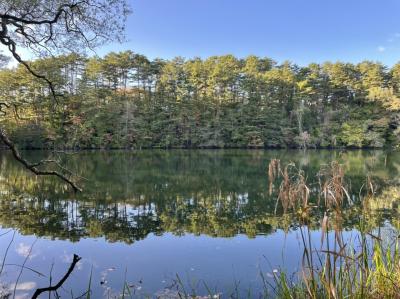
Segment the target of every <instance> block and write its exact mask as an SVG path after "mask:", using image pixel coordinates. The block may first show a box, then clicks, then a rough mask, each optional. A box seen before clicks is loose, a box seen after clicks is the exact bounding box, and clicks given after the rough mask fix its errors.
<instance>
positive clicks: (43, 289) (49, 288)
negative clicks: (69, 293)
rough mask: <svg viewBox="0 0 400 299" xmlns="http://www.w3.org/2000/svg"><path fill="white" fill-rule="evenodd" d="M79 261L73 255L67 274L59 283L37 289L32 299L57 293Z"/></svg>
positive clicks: (79, 258) (78, 258)
mask: <svg viewBox="0 0 400 299" xmlns="http://www.w3.org/2000/svg"><path fill="white" fill-rule="evenodd" d="M80 260H81V257H79V256H78V255H76V254H74V258H73V259H72V263H71V265H70V266H69V269H68V271H67V273H65V275H64V276H63V277H62V278H61V279H60V281H59V282H58V283H57V284H56V285H54V286H49V287H47V288H41V289H37V290H36V291H35V293H34V294H33V296H32V299H36V298H38V297H39V295H40V294H42V293H44V292H53V291H57V290H58V289H59V288H60V287H61V286H62V285H63V284H64V283H65V281H66V280H67V279H68V277H69V276H70V275H71V273H72V271H74V268H75V266H76V264H77V263H78V262H79V261H80Z"/></svg>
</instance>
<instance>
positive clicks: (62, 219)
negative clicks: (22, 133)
mask: <svg viewBox="0 0 400 299" xmlns="http://www.w3.org/2000/svg"><path fill="white" fill-rule="evenodd" d="M30 154H31V155H33V157H32V158H33V159H32V160H34V158H35V157H36V155H37V157H36V158H37V159H39V158H42V157H40V155H42V153H35V152H34V153H30ZM396 156H398V154H397V153H393V154H390V155H389V156H388V157H385V156H384V153H382V152H362V151H352V152H345V153H337V152H330V151H318V152H312V151H310V152H307V153H303V152H292V151H288V152H285V151H277V152H264V151H251V152H249V151H171V152H168V151H167V152H163V151H159V152H158V151H148V152H146V151H145V152H134V153H128V152H112V153H98V152H97V153H89V152H85V153H81V154H79V155H72V156H71V157H69V159H68V160H67V162H68V164H69V165H68V167H69V168H70V169H74V171H75V172H77V173H79V174H80V175H82V176H84V177H88V178H90V181H88V182H87V183H86V186H85V192H84V193H82V194H78V195H76V196H73V198H72V195H71V193H68V192H67V188H66V186H64V185H63V184H62V183H60V182H58V181H56V180H49V179H46V180H42V179H40V178H37V177H33V176H31V175H30V174H27V173H26V172H24V171H23V170H22V169H21V168H20V167H19V166H18V165H16V164H15V163H14V162H13V161H12V160H11V159H9V158H8V157H7V155H3V156H0V165H1V170H0V183H1V187H0V188H1V190H0V191H1V196H0V224H1V225H2V226H4V227H15V228H18V229H19V230H20V231H21V232H22V233H23V234H35V235H39V236H49V237H53V238H60V239H70V240H72V241H77V240H79V239H80V238H82V237H102V236H104V237H105V238H106V239H107V240H109V241H111V242H115V241H123V242H127V243H132V242H134V241H136V240H140V239H143V238H145V237H146V236H147V235H148V234H149V233H154V234H162V233H163V232H172V233H174V234H178V235H180V234H184V233H193V234H207V235H210V236H224V237H229V236H234V235H236V234H246V235H247V236H249V237H254V236H256V235H260V234H269V233H271V232H273V231H274V230H276V229H284V230H287V229H288V228H289V227H296V226H297V225H298V223H297V222H296V220H295V217H290V216H289V215H286V216H284V217H282V215H279V214H278V215H274V210H275V202H276V201H275V199H276V195H272V196H269V195H268V181H267V176H266V165H267V164H268V162H269V160H270V159H271V158H280V159H281V160H282V163H285V162H289V161H294V162H297V164H298V165H300V167H301V168H302V169H303V170H304V171H305V172H306V174H307V175H308V183H309V184H310V185H311V186H316V181H313V180H314V177H315V173H316V172H317V171H318V169H319V167H320V165H321V164H322V163H328V162H329V161H331V160H334V159H339V160H341V161H343V163H344V165H345V168H346V170H347V175H346V177H347V178H348V180H349V181H350V182H351V186H352V190H353V193H354V194H358V190H359V189H360V187H361V185H362V184H363V183H364V182H365V176H366V174H367V173H370V174H371V175H372V176H373V179H374V181H375V182H377V183H379V184H380V185H381V186H384V185H385V184H386V182H387V181H388V179H389V178H393V177H395V176H397V174H398V169H397V168H396V165H395V164H394V163H393V162H392V161H395V160H396ZM385 160H386V165H385V164H384V162H383V161H385ZM314 192H315V191H314ZM382 194H384V192H382ZM315 196H316V193H314V197H315ZM360 209H361V206H354V207H351V208H348V209H346V210H345V211H343V219H342V225H343V227H345V228H346V227H347V228H351V227H353V225H354V224H355V223H357V221H358V219H357V217H358V215H359V214H360ZM371 209H372V210H379V209H375V208H374V207H372V206H371V208H370V210H371ZM386 214H388V213H387V212H386ZM389 214H390V213H389ZM369 215H370V216H371V219H370V221H369V222H370V223H371V225H375V224H378V223H381V222H382V221H383V220H384V219H383V218H382V214H381V213H370V214H369ZM314 216H315V220H311V222H312V223H311V226H314V227H315V228H316V227H318V226H319V219H320V214H319V212H318V211H315V215H314ZM386 216H387V217H389V216H390V215H386Z"/></svg>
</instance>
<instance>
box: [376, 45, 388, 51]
mask: <svg viewBox="0 0 400 299" xmlns="http://www.w3.org/2000/svg"><path fill="white" fill-rule="evenodd" d="M385 50H386V48H385V47H383V46H379V47H378V51H379V52H385Z"/></svg>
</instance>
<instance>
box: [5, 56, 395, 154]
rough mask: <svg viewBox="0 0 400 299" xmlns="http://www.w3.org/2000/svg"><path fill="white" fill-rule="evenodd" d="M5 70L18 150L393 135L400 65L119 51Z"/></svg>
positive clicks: (378, 140) (327, 143)
mask: <svg viewBox="0 0 400 299" xmlns="http://www.w3.org/2000/svg"><path fill="white" fill-rule="evenodd" d="M31 65H32V67H33V68H34V69H36V70H38V71H39V70H40V73H45V74H46V76H48V77H49V78H50V79H51V80H52V82H53V83H54V85H55V87H56V89H57V93H61V94H63V97H60V98H59V100H58V103H55V102H54V99H53V98H52V97H50V96H49V90H48V86H47V85H46V84H45V82H42V81H41V80H38V79H36V78H34V77H32V76H31V75H30V74H29V73H28V72H27V71H26V69H25V68H23V67H18V68H16V69H12V70H2V71H1V72H0V101H2V102H4V103H6V104H7V107H6V106H3V107H2V108H3V110H4V112H5V113H6V114H5V115H4V117H2V118H1V119H2V122H3V124H4V126H5V128H6V129H8V131H10V133H11V134H12V136H13V137H14V139H15V141H16V142H17V143H18V145H19V146H20V147H26V148H28V147H29V148H31V147H35V148H37V147H40V148H49V147H55V148H223V147H232V148H235V147H240V148H265V147H271V148H309V147H376V148H381V147H386V146H394V147H396V146H398V145H399V144H400V133H399V132H400V130H399V127H400V117H398V110H399V107H400V99H399V98H398V96H399V95H400V91H399V86H400V79H399V78H400V75H399V73H400V71H399V66H398V65H396V66H394V67H393V68H392V69H391V70H388V69H387V68H386V67H384V66H383V65H381V64H379V63H373V62H369V61H366V62H362V63H360V64H357V65H353V64H349V63H340V62H338V63H325V64H322V65H319V64H310V65H309V66H307V67H299V66H297V65H295V64H292V63H289V62H284V63H283V64H281V65H278V64H276V63H275V62H274V61H272V60H271V59H269V58H259V57H256V56H249V57H247V58H244V59H238V58H236V57H234V56H232V55H224V56H213V57H209V58H207V59H205V60H202V59H200V58H194V59H190V60H185V59H183V58H181V57H177V58H175V59H172V60H170V61H163V60H160V59H154V60H152V61H150V60H148V59H147V58H146V57H145V56H143V55H140V54H136V53H133V52H131V51H125V52H120V53H114V52H112V53H109V54H107V55H106V56H104V57H103V58H100V57H91V58H86V57H83V56H79V55H77V54H71V55H67V56H58V57H55V58H46V59H41V60H36V61H33V62H31Z"/></svg>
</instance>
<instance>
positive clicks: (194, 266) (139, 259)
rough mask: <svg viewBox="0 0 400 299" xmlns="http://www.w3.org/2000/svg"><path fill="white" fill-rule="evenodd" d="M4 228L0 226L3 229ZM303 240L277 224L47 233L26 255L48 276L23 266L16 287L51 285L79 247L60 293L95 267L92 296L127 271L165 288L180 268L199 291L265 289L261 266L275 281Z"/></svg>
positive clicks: (79, 286)
mask: <svg viewBox="0 0 400 299" xmlns="http://www.w3.org/2000/svg"><path fill="white" fill-rule="evenodd" d="M2 232H3V231H0V234H1V233H2ZM350 234H351V232H350V233H347V235H348V236H349V235H350ZM10 237H11V235H10V234H7V235H5V236H3V237H1V238H2V242H1V244H2V245H0V254H1V255H3V254H4V251H5V248H4V245H3V244H8V241H10V239H11V238H10ZM312 238H313V240H314V241H315V242H316V243H319V241H320V233H319V232H314V233H312ZM332 239H333V238H332ZM34 241H35V238H34V237H32V236H21V235H20V234H16V236H15V240H14V244H16V247H17V248H23V250H22V252H23V253H25V252H26V250H27V248H28V247H29V245H27V244H32V243H33V242H34ZM20 244H22V245H20ZM300 244H301V237H300V233H299V231H298V230H297V231H293V232H291V233H289V234H285V233H284V232H283V231H280V230H278V231H276V232H275V233H273V234H270V235H268V236H259V237H256V238H254V239H250V238H248V237H246V236H244V235H238V236H236V237H233V238H213V237H209V236H204V235H201V236H194V235H191V234H187V235H185V236H184V237H178V236H174V235H172V234H169V233H166V234H164V235H162V236H154V235H152V234H150V235H149V236H148V237H147V238H146V239H144V240H142V241H139V242H135V243H134V244H132V245H128V244H124V243H108V242H106V241H104V239H102V238H97V239H90V238H88V239H82V240H81V241H79V242H78V243H71V242H68V241H61V240H50V239H45V238H44V239H38V240H37V242H36V243H35V245H34V248H33V249H32V254H37V256H36V257H35V258H32V259H28V261H27V264H26V266H27V267H30V268H32V269H35V270H36V271H39V272H41V273H43V274H44V275H46V277H39V276H38V275H37V274H36V273H34V272H32V271H29V270H24V272H23V275H22V276H21V280H20V283H19V284H18V286H17V290H18V295H19V296H23V295H24V294H25V293H26V294H28V293H29V290H31V289H33V288H36V287H44V286H48V280H49V274H50V271H51V268H52V265H53V264H54V266H53V269H52V277H53V281H56V280H57V279H59V278H60V277H61V276H62V275H63V274H64V273H65V271H66V270H67V268H68V267H69V264H70V263H71V260H72V255H73V254H74V253H76V254H78V255H80V256H81V257H82V258H83V259H82V261H81V262H80V264H79V265H78V266H77V268H76V269H75V271H74V273H73V275H71V277H70V278H69V279H68V281H67V283H66V284H65V286H64V289H65V290H63V291H60V294H61V295H62V294H63V292H69V290H70V289H71V288H73V291H74V294H76V295H78V294H81V293H83V292H84V291H85V289H86V288H87V286H88V283H89V276H90V271H91V269H93V279H92V286H93V288H94V293H93V297H94V298H98V296H101V295H102V294H103V293H104V292H112V293H113V294H115V292H118V291H120V290H122V287H121V286H122V285H123V281H124V277H125V273H126V280H127V283H128V284H129V285H130V286H131V287H132V288H135V290H136V292H140V293H142V294H154V293H156V292H160V291H162V290H163V289H164V288H166V287H167V286H169V285H171V283H172V281H173V280H174V279H176V275H177V274H178V275H179V277H180V279H181V280H182V281H183V282H184V284H186V285H188V284H194V285H198V287H199V289H200V292H201V291H203V292H205V294H207V292H206V291H205V290H204V286H203V284H202V283H200V281H203V280H204V282H205V283H206V284H207V286H209V287H210V288H213V289H214V288H216V289H220V290H221V289H223V290H225V291H227V290H232V291H233V288H234V283H235V281H236V282H238V281H240V285H241V286H242V287H243V288H244V289H247V288H248V287H250V286H251V287H252V288H254V289H255V290H259V291H261V289H262V281H261V277H260V271H263V273H264V274H265V277H266V278H267V279H270V280H271V282H272V280H273V278H272V271H273V270H274V269H286V270H287V271H289V273H292V272H293V271H296V270H298V267H299V261H300V256H301V246H300ZM28 250H29V249H28ZM39 253H40V254H39ZM23 260H24V257H23V256H21V255H20V252H16V251H13V252H9V255H8V257H7V263H9V264H14V263H15V264H21V263H22V262H23ZM6 268H7V269H6V271H5V274H4V281H7V282H9V283H11V282H13V281H15V277H16V276H17V274H18V271H19V268H16V267H11V266H9V267H6ZM11 286H12V285H11ZM12 287H13V286H12ZM80 292H81V293H80ZM64 295H68V294H67V293H65V294H64ZM21 298H24V297H21Z"/></svg>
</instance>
